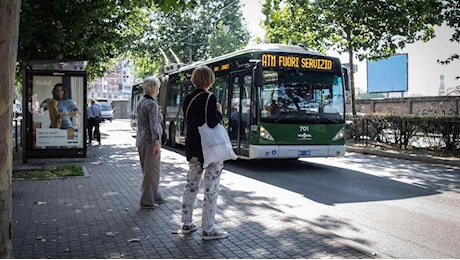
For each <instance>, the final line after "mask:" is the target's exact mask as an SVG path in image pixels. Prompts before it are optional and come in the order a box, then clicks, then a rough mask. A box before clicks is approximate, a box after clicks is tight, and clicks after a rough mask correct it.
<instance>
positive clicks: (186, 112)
mask: <svg viewBox="0 0 460 260" xmlns="http://www.w3.org/2000/svg"><path fill="white" fill-rule="evenodd" d="M203 93H206V91H205V92H200V93H198V94H196V95H195V96H194V97H193V98H192V100H190V103H188V106H187V109H186V110H185V120H187V116H188V110H189V109H190V105H192V103H193V101H194V100H195V99H196V98H197V97H198V96H199V95H201V94H203ZM207 104H208V103H207V102H206V106H207Z"/></svg>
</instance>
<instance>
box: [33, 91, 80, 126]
mask: <svg viewBox="0 0 460 260" xmlns="http://www.w3.org/2000/svg"><path fill="white" fill-rule="evenodd" d="M52 95H53V97H52V98H47V99H45V100H43V101H42V102H41V104H40V108H41V109H43V110H44V111H46V110H48V111H49V115H50V120H51V124H50V128H60V129H68V128H72V127H73V125H72V117H74V116H76V115H77V113H78V107H77V106H76V105H75V102H74V101H73V100H71V99H69V98H68V97H67V94H66V92H65V89H64V86H63V85H62V83H57V84H56V85H54V88H53V91H52Z"/></svg>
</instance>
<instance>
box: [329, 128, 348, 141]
mask: <svg viewBox="0 0 460 260" xmlns="http://www.w3.org/2000/svg"><path fill="white" fill-rule="evenodd" d="M344 137H345V127H342V129H340V131H338V132H337V134H335V136H334V138H332V141H337V140H339V139H342V138H344Z"/></svg>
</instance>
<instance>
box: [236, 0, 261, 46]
mask: <svg viewBox="0 0 460 260" xmlns="http://www.w3.org/2000/svg"><path fill="white" fill-rule="evenodd" d="M262 1H264V0H241V3H242V6H243V16H244V18H245V19H246V23H247V26H248V29H249V32H250V33H251V37H252V40H251V42H252V41H253V40H254V39H255V37H256V36H259V37H261V38H263V36H264V29H262V27H261V26H260V23H261V22H262V21H263V20H264V19H265V16H264V15H263V14H262V12H261V10H262Z"/></svg>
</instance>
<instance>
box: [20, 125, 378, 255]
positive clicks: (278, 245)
mask: <svg viewBox="0 0 460 260" xmlns="http://www.w3.org/2000/svg"><path fill="white" fill-rule="evenodd" d="M101 132H102V134H103V138H102V145H101V146H97V145H96V146H91V147H89V148H88V154H87V158H83V159H82V158H80V159H70V160H69V159H54V160H52V159H47V160H29V161H28V164H27V166H31V165H32V166H44V165H55V164H58V163H64V162H66V163H69V161H71V162H74V163H79V164H81V165H83V166H84V168H85V170H86V173H87V175H88V176H85V177H73V178H65V179H54V180H40V181H24V180H17V181H13V189H12V192H13V195H12V197H13V204H12V205H13V225H14V226H13V243H14V257H15V258H353V259H362V258H382V257H383V258H385V257H386V256H384V255H379V254H378V255H373V252H372V250H371V249H369V248H366V247H365V246H362V245H359V244H357V243H355V242H353V241H350V240H347V239H344V238H341V237H338V236H336V235H334V234H332V233H330V232H328V231H326V230H324V229H322V228H320V227H318V226H315V225H312V224H311V223H309V222H308V221H307V220H303V219H299V218H295V217H293V216H290V215H289V214H287V213H286V212H285V211H284V210H283V208H284V207H286V205H280V204H281V203H280V202H279V201H278V200H276V199H274V195H273V194H278V192H283V191H281V190H282V189H281V188H278V187H275V186H271V185H269V184H265V183H262V182H259V181H256V180H253V179H250V178H247V177H244V176H241V175H238V174H237V173H233V172H230V171H228V170H225V169H224V172H223V174H222V180H221V192H220V197H219V208H218V212H217V220H216V222H217V227H218V228H220V229H221V230H225V231H227V232H228V233H229V236H228V238H226V239H222V240H216V241H202V240H201V236H200V234H201V230H200V229H199V230H198V232H195V233H192V234H190V235H186V236H180V235H175V234H172V233H171V231H172V230H175V229H177V228H179V227H180V209H181V196H182V192H183V188H184V185H185V178H186V169H187V162H186V160H185V158H184V157H183V156H182V155H181V154H178V153H176V152H174V151H171V150H168V149H163V150H162V179H161V183H160V188H161V190H162V194H163V196H164V197H165V198H166V199H167V200H168V201H169V202H168V203H166V204H163V205H160V207H159V208H157V209H155V210H151V211H144V210H141V209H139V194H140V185H141V181H142V178H141V170H140V166H139V161H138V155H137V150H136V148H135V147H134V138H132V134H133V132H132V131H131V130H130V129H129V123H128V122H127V121H122V120H114V121H113V122H112V123H105V124H104V125H103V126H102V127H101ZM21 166H24V165H22V164H21V163H20V162H15V168H18V167H21ZM202 197H203V196H202V191H200V194H199V196H198V201H197V210H196V211H195V212H194V220H195V223H196V224H197V225H198V226H200V224H201V203H202Z"/></svg>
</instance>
